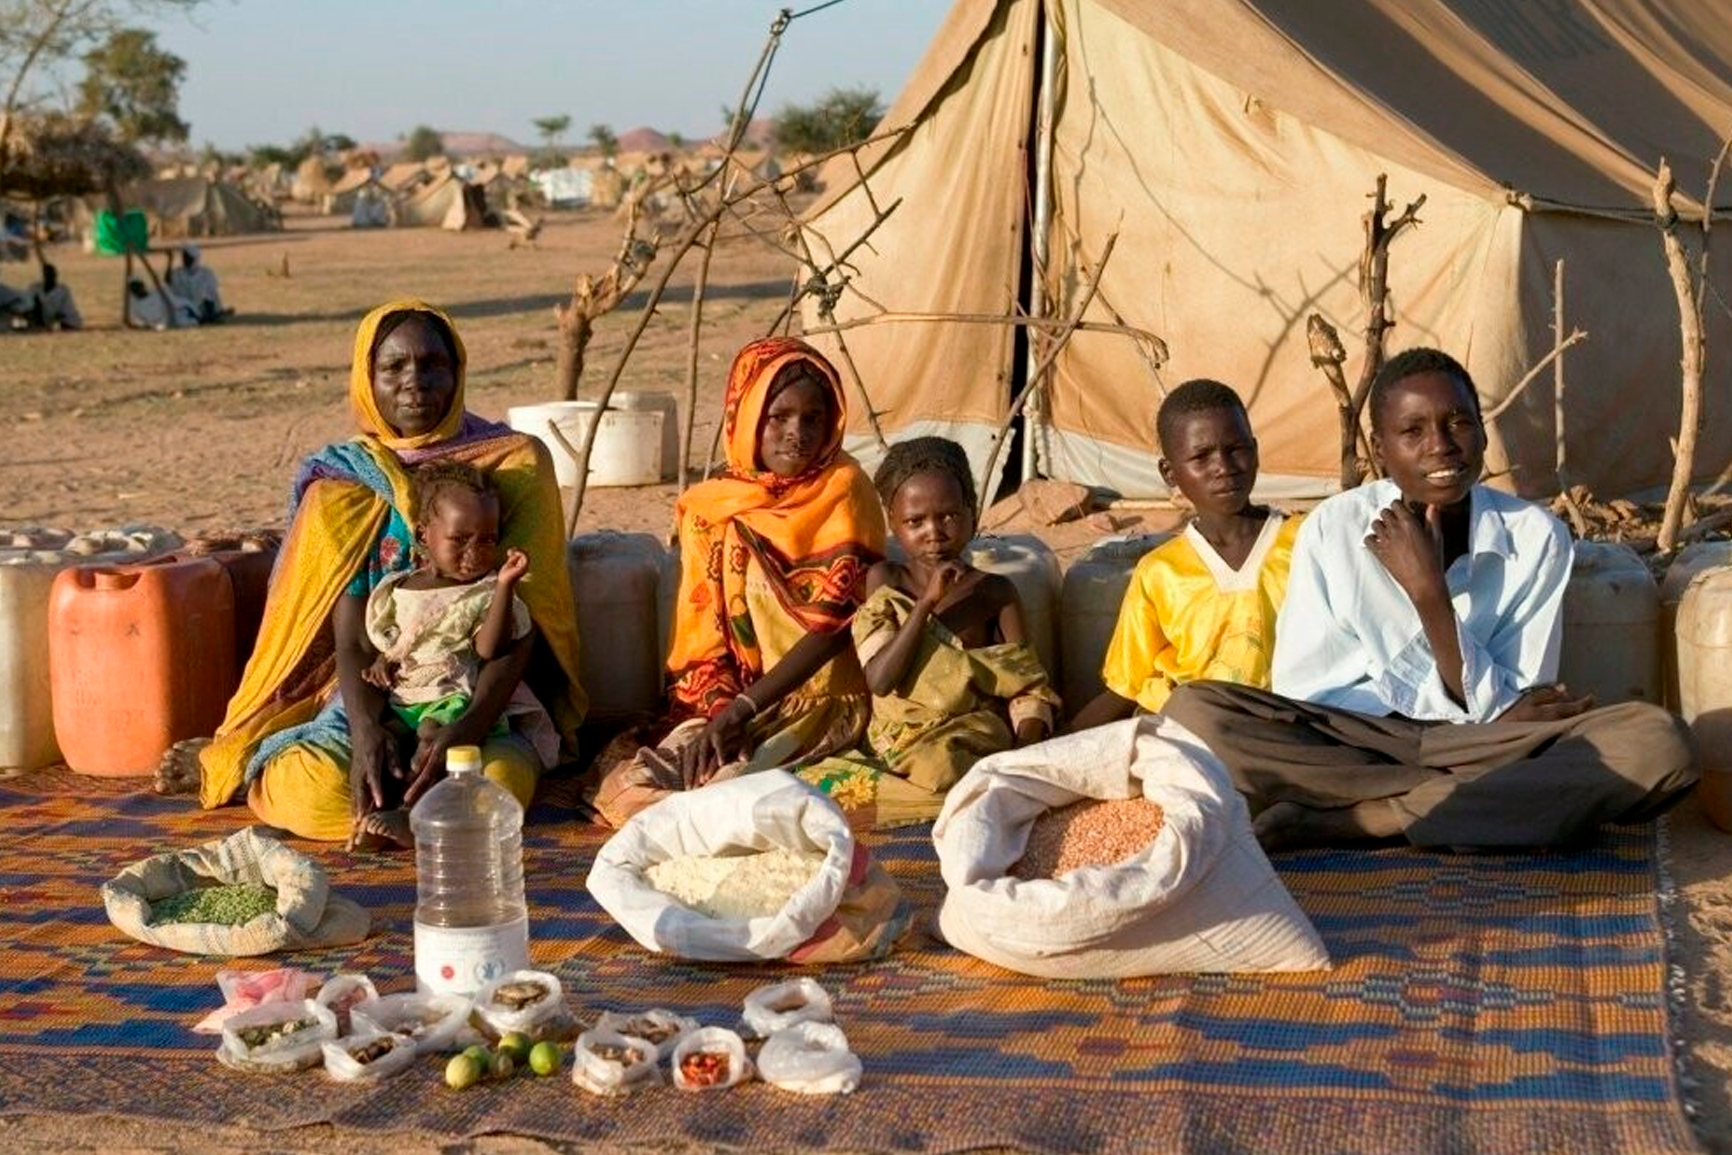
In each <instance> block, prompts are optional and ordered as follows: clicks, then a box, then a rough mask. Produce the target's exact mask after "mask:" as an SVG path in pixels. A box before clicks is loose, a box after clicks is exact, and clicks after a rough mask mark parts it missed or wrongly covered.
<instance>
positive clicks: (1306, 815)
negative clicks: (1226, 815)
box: [1251, 798, 1406, 854]
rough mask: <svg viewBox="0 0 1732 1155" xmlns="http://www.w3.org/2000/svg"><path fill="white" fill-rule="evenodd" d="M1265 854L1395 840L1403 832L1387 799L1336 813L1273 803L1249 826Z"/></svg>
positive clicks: (1404, 824) (1400, 820) (1398, 815)
mask: <svg viewBox="0 0 1732 1155" xmlns="http://www.w3.org/2000/svg"><path fill="white" fill-rule="evenodd" d="M1251 829H1252V831H1253V832H1254V833H1255V834H1256V835H1257V844H1258V845H1259V846H1261V847H1262V848H1263V852H1264V853H1265V854H1275V853H1277V852H1279V851H1283V850H1308V849H1311V848H1313V847H1322V846H1351V845H1354V844H1356V843H1362V842H1381V841H1384V840H1386V839H1390V838H1397V837H1399V836H1400V835H1401V833H1402V831H1404V830H1405V829H1406V823H1405V822H1404V821H1403V819H1402V817H1401V813H1400V812H1399V811H1398V810H1396V809H1395V807H1394V806H1392V805H1390V803H1389V800H1388V799H1384V798H1379V799H1376V800H1375V801H1371V802H1360V803H1357V804H1356V805H1353V806H1347V807H1343V808H1341V809H1339V810H1313V809H1311V808H1310V807H1308V806H1301V805H1299V804H1298V803H1297V802H1277V803H1275V804H1274V805H1273V806H1271V807H1269V808H1268V809H1267V810H1264V811H1263V812H1262V813H1261V814H1259V815H1257V817H1256V818H1255V819H1254V820H1253V821H1252V823H1251Z"/></svg>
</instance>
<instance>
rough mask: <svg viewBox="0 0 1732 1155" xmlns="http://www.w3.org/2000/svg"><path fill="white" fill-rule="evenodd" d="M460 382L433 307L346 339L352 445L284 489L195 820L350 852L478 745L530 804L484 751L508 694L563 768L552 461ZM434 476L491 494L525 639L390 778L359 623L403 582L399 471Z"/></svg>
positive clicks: (405, 539) (561, 609) (570, 683)
mask: <svg viewBox="0 0 1732 1155" xmlns="http://www.w3.org/2000/svg"><path fill="white" fill-rule="evenodd" d="M464 365H465V354H464V349H463V342H462V340H461V339H460V338H459V337H458V335H457V330H456V327H455V326H454V325H453V324H452V322H451V318H450V317H448V316H446V315H445V314H444V313H442V312H440V311H439V310H438V309H436V308H434V307H433V306H431V305H428V304H425V303H423V302H421V301H413V300H404V301H393V302H391V303H390V304H387V305H383V306H381V307H379V308H377V309H375V310H373V312H371V313H369V314H368V315H367V317H366V318H365V319H364V320H363V321H362V322H361V327H360V329H359V331H358V332H357V333H356V334H355V352H354V362H353V366H352V368H351V370H350V375H349V404H350V407H351V408H352V410H353V412H354V415H355V419H356V423H357V424H358V426H359V428H360V434H359V435H358V436H357V437H355V438H353V439H352V440H349V441H345V442H340V443H337V444H334V445H328V446H326V447H325V448H324V449H321V450H319V451H318V452H317V453H315V454H313V455H312V456H311V457H309V458H308V459H307V460H306V461H305V462H304V463H303V464H302V467H301V470H300V473H299V474H298V475H297V477H296V479H295V487H294V496H293V499H292V505H291V518H292V524H291V526H290V528H289V533H288V537H287V539H286V540H285V541H284V543H283V548H282V552H281V554H279V556H278V558H277V563H276V569H275V570H274V571H273V573H272V575H271V586H270V593H269V596H268V599H267V601H266V603H265V617H264V623H263V625H262V626H261V628H260V632H259V639H258V643H257V645H256V647H255V649H254V652H253V656H252V659H251V660H250V661H249V662H248V663H247V669H246V673H245V675H244V677H243V678H242V681H241V686H240V689H239V690H238V691H237V692H236V693H235V696H234V699H233V700H232V701H231V702H230V703H229V707H228V714H227V716H226V717H225V718H224V719H223V724H222V726H221V728H220V729H219V730H218V731H217V734H216V737H215V739H214V740H212V741H211V743H210V744H209V745H208V746H206V747H205V748H204V749H203V751H202V753H201V754H200V755H199V761H200V763H201V773H200V781H199V793H200V801H201V802H202V803H203V805H204V806H206V807H207V808H209V807H216V806H223V805H226V804H228V803H230V802H233V801H235V800H237V798H238V797H239V796H240V795H241V794H242V793H243V792H244V793H245V795H246V799H247V803H248V804H249V805H250V806H251V807H252V809H253V812H254V813H255V814H257V815H258V816H259V818H260V819H261V820H263V821H265V822H267V823H270V824H272V825H275V826H280V827H283V828H284V829H287V830H289V831H291V832H292V833H295V834H298V835H300V836H302V837H304V838H312V839H320V840H324V841H340V840H348V839H352V838H353V837H354V835H355V834H356V832H357V831H358V829H359V823H360V820H361V819H362V818H363V817H365V816H366V815H368V814H370V813H373V812H375V811H380V810H388V809H391V808H394V807H398V806H404V805H408V804H411V803H413V802H414V801H415V799H416V798H417V797H419V796H420V795H421V794H422V793H424V792H425V791H426V789H427V788H428V787H429V786H431V785H432V784H433V783H434V782H435V781H437V780H438V777H439V775H440V774H442V773H443V772H444V752H445V750H446V749H447V748H449V747H451V746H454V745H479V746H482V747H483V751H484V761H485V767H484V769H485V772H486V773H487V775H488V776H489V777H491V778H492V779H494V781H496V782H499V783H500V784H501V785H503V786H504V787H506V789H508V790H510V791H511V792H512V793H513V794H514V795H516V796H517V798H518V800H519V801H521V802H523V803H524V804H526V805H527V804H528V802H529V797H530V794H531V793H532V792H533V790H534V787H535V781H536V776H537V774H538V773H539V772H540V771H541V770H543V769H545V768H546V767H543V766H542V765H541V764H540V761H539V759H537V758H536V756H535V754H534V752H533V750H532V749H531V747H530V746H529V745H528V743H527V742H525V741H524V740H523V739H521V738H520V737H519V736H517V735H516V734H509V735H500V736H497V737H490V736H489V732H490V731H491V730H492V729H493V727H494V723H495V721H496V720H497V719H498V718H499V717H500V716H501V713H502V711H503V709H504V707H505V705H506V703H507V701H508V700H509V699H510V697H511V694H512V691H513V690H514V689H515V688H516V687H517V685H518V683H519V682H520V681H527V683H528V684H529V686H530V688H531V689H532V690H533V691H534V692H535V694H536V696H537V697H538V698H539V700H540V701H541V703H542V705H544V706H545V707H546V708H547V710H548V712H549V713H550V714H551V715H552V718H553V720H554V725H555V727H556V728H557V729H558V731H559V734H560V738H561V744H562V747H563V750H562V753H563V755H564V756H565V757H569V756H571V755H572V754H574V753H575V734H576V730H577V726H578V724H579V723H580V722H581V721H582V720H583V710H584V705H585V703H584V698H583V692H582V690H581V689H580V687H579V685H578V680H577V669H578V665H577V624H576V623H577V613H576V608H575V606H574V604H573V602H572V596H571V584H570V582H569V580H568V579H567V577H566V569H565V533H564V527H563V522H562V519H561V516H560V502H559V488H558V483H557V482H556V481H555V480H554V472H553V467H552V462H551V460H550V459H549V458H548V455H547V450H546V448H545V447H544V446H543V445H542V444H541V443H540V442H539V441H537V440H535V439H534V438H532V437H528V436H525V435H523V434H520V433H516V432H513V431H512V430H510V429H508V428H506V427H505V426H503V425H496V424H494V423H492V422H489V421H485V420H483V419H482V418H479V417H477V416H475V415H474V414H472V413H469V412H468V411H466V410H465V409H464V407H463V372H464ZM436 460H451V461H461V462H464V463H466V464H468V465H471V466H473V467H475V468H476V469H479V470H481V471H483V472H485V473H487V474H488V475H490V477H491V478H492V480H493V483H494V486H495V487H496V488H497V490H498V491H499V502H500V548H501V550H502V551H503V550H504V549H505V548H507V547H516V548H517V549H520V550H522V551H523V552H524V553H525V554H527V555H528V556H529V573H528V575H527V576H526V577H525V578H524V579H523V581H522V582H521V583H520V584H519V586H518V596H519V597H521V598H522V600H523V602H524V603H525V605H527V606H528V608H529V612H530V617H531V619H532V620H533V622H534V624H535V629H534V630H533V631H531V632H530V633H529V634H528V635H526V636H525V637H524V638H522V639H520V640H519V641H518V642H517V643H515V644H514V645H513V646H512V648H511V649H510V650H508V651H507V652H506V653H504V654H502V655H500V656H499V657H498V658H496V659H495V660H493V661H491V662H488V663H487V664H486V665H485V666H484V667H483V668H482V671H481V673H480V676H479V678H478V680H477V684H476V687H475V693H474V695H473V698H472V700H471V703H470V705H469V708H468V709H467V710H466V711H465V712H464V713H463V714H462V715H461V716H460V717H458V718H456V719H454V720H452V721H451V722H449V723H447V724H445V725H444V726H443V727H442V728H440V729H439V730H438V731H437V732H435V733H434V734H432V735H431V736H429V737H424V738H422V739H421V741H420V745H419V747H418V748H417V750H416V753H415V756H414V758H413V759H412V761H411V762H410V763H409V764H405V763H404V761H403V760H402V759H401V758H400V757H399V755H398V752H397V748H396V743H395V742H394V740H393V739H392V738H391V737H390V736H389V735H388V734H387V733H386V731H385V729H384V727H383V725H382V722H381V720H382V718H383V717H384V707H385V699H384V694H383V691H381V690H378V689H377V688H375V687H373V686H370V685H368V684H367V683H366V681H365V680H364V679H363V678H362V676H361V674H362V671H363V670H364V669H365V668H366V666H367V664H368V662H369V661H370V660H371V652H370V649H369V648H368V645H367V641H366V631H365V609H366V604H367V595H368V594H369V593H370V592H371V590H372V589H373V587H374V586H375V585H377V584H378V583H379V582H380V581H382V580H383V579H384V578H386V577H388V576H390V575H391V574H394V573H399V572H401V571H404V570H407V569H410V568H412V564H413V563H412V562H411V554H412V552H413V550H414V545H415V541H414V535H413V533H412V531H411V529H410V527H411V526H413V525H414V524H415V512H416V511H415V509H414V488H413V486H412V484H411V482H410V471H411V470H412V469H414V468H415V467H417V466H420V465H423V464H426V463H427V462H430V461H436ZM171 784H172V783H171Z"/></svg>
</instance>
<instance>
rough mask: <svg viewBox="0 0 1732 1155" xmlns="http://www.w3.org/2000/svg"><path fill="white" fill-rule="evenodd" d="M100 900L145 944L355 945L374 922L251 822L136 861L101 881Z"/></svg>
mask: <svg viewBox="0 0 1732 1155" xmlns="http://www.w3.org/2000/svg"><path fill="white" fill-rule="evenodd" d="M102 903H103V907H104V909H106V910H107V912H108V918H109V921H110V922H112V923H113V924H114V925H115V926H116V927H118V928H120V929H121V930H122V931H124V932H125V933H126V934H128V935H130V936H132V937H133V938H136V939H139V940H140V941H142V942H147V943H151V944H152V945H155V946H162V947H168V948H169V949H171V950H179V951H186V952H188V953H191V954H206V955H225V956H231V957H234V956H251V955H261V954H270V953H271V952H273V951H279V950H295V949H302V948H306V947H322V946H343V945H346V944H348V943H354V942H359V941H361V940H362V939H363V938H365V937H366V936H367V928H368V924H369V922H370V920H369V918H368V916H367V912H366V911H364V910H362V909H361V908H360V907H359V906H356V905H355V904H354V903H353V902H350V901H349V900H348V899H345V898H343V897H341V896H340V895H337V894H334V893H332V892H331V889H330V887H329V884H328V883H327V882H326V880H325V872H324V870H323V869H322V868H321V867H320V866H319V864H318V863H316V862H314V861H313V860H312V859H311V858H309V857H307V856H306V855H304V854H301V853H299V852H298V851H294V850H291V849H289V848H288V847H286V846H284V845H283V844H282V843H280V842H277V841H276V840H275V839H272V838H267V837H265V836H263V835H261V834H259V833H257V832H256V831H254V830H252V829H250V828H249V829H246V830H242V831H240V832H239V833H237V834H233V835H230V836H229V837H228V838H225V839H222V840H220V841H217V842H210V843H206V844H205V845H203V846H198V847H194V848H192V849H190V850H180V851H171V852H169V853H167V854H158V855H155V856H153V857H151V858H147V859H145V860H144V861H143V862H138V863H134V864H133V865H132V866H129V867H127V868H126V869H125V870H123V871H121V872H120V874H119V875H118V876H116V877H115V878H114V879H113V880H111V881H109V882H107V883H104V884H103V887H102Z"/></svg>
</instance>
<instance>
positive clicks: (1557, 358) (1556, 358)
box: [1482, 329, 1588, 421]
mask: <svg viewBox="0 0 1732 1155" xmlns="http://www.w3.org/2000/svg"><path fill="white" fill-rule="evenodd" d="M1587 339H1588V334H1587V331H1586V330H1585V329H1572V330H1570V335H1569V336H1568V337H1565V338H1564V339H1563V340H1562V341H1559V342H1558V343H1557V344H1556V345H1553V346H1552V347H1551V348H1550V349H1548V350H1546V355H1545V356H1544V357H1541V358H1540V359H1539V360H1538V361H1535V362H1534V365H1533V368H1531V369H1529V370H1528V371H1527V372H1526V373H1525V374H1523V376H1522V379H1521V380H1520V381H1517V382H1516V383H1515V384H1514V385H1513V386H1511V387H1510V391H1509V392H1508V393H1506V394H1504V396H1503V399H1502V400H1501V401H1499V402H1498V403H1497V404H1496V405H1493V406H1492V407H1491V408H1490V409H1487V410H1486V411H1485V413H1484V414H1483V415H1482V416H1483V418H1484V419H1485V420H1486V421H1491V420H1493V419H1494V418H1498V417H1502V416H1503V415H1504V413H1505V412H1506V411H1507V410H1508V409H1509V407H1510V406H1511V405H1514V404H1515V403H1516V401H1517V400H1519V399H1520V398H1521V395H1522V390H1524V389H1526V388H1527V387H1528V386H1529V385H1531V384H1533V382H1535V381H1537V380H1538V379H1539V375H1540V374H1541V373H1544V372H1545V371H1546V366H1548V365H1551V364H1552V363H1553V362H1556V363H1558V364H1559V365H1562V363H1563V360H1562V359H1563V354H1564V350H1565V349H1568V348H1569V347H1570V346H1572V345H1579V344H1581V343H1582V342H1583V341H1586V340H1587Z"/></svg>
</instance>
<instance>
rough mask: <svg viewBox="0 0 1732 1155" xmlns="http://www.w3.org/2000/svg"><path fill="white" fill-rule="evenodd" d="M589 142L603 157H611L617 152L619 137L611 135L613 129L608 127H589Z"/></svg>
mask: <svg viewBox="0 0 1732 1155" xmlns="http://www.w3.org/2000/svg"><path fill="white" fill-rule="evenodd" d="M589 141H590V143H591V144H593V145H595V147H596V149H597V150H598V151H599V152H600V153H601V155H603V156H612V155H613V154H614V153H616V152H618V151H619V137H617V136H615V135H614V134H613V129H612V128H610V127H609V126H608V125H605V124H592V125H590V126H589Z"/></svg>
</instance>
